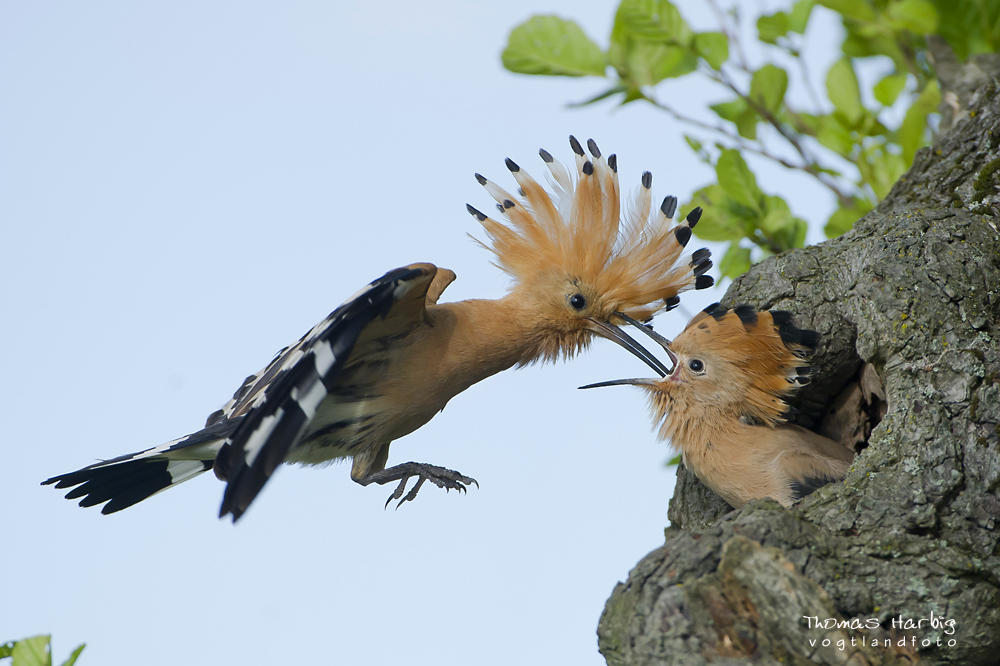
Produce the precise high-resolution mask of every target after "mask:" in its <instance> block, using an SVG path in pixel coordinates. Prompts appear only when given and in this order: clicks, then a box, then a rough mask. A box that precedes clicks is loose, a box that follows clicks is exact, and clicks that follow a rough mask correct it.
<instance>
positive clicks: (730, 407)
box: [581, 303, 854, 509]
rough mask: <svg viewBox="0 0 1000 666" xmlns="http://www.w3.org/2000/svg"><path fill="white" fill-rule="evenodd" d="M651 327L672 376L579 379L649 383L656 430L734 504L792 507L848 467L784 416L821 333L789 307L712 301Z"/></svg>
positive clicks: (844, 457)
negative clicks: (672, 326) (677, 324)
mask: <svg viewBox="0 0 1000 666" xmlns="http://www.w3.org/2000/svg"><path fill="white" fill-rule="evenodd" d="M647 334H649V335H650V336H651V337H653V338H654V339H656V340H657V341H658V342H659V343H660V344H661V346H662V347H663V349H664V350H665V351H666V352H667V355H668V356H669V357H670V360H671V362H672V363H673V364H674V368H673V371H672V372H671V373H670V374H669V376H667V377H664V378H662V379H621V380H616V381H610V382H600V383H598V384H590V385H589V386H584V387H581V388H594V387H599V386H614V385H620V384H632V385H636V386H640V387H642V388H643V389H645V390H646V391H648V392H649V396H650V406H651V408H652V411H653V416H654V418H655V419H656V422H657V423H658V424H659V425H660V432H659V435H660V438H661V439H666V440H669V441H670V443H671V444H672V445H673V446H674V448H676V449H679V450H680V451H681V453H682V455H683V458H684V464H685V465H686V466H687V467H688V468H689V469H690V470H691V471H693V472H694V473H695V474H696V475H697V476H698V478H699V479H701V481H702V483H704V484H705V485H706V486H708V487H709V488H711V489H712V490H713V491H714V492H715V493H716V494H717V495H719V496H720V497H722V499H724V500H726V501H727V502H728V503H729V504H731V505H732V506H734V507H735V508H737V509H738V508H740V507H742V506H743V505H744V504H746V503H747V502H748V501H749V500H751V499H753V498H754V497H771V498H773V499H775V500H777V501H778V502H780V503H781V504H782V505H784V506H786V507H787V506H790V505H791V504H792V503H793V502H795V501H796V500H798V499H800V498H801V497H803V496H805V495H808V494H809V493H811V492H812V491H813V490H815V489H816V488H819V487H820V486H823V485H825V484H827V483H829V482H831V481H835V480H839V479H842V478H843V477H844V475H845V474H847V471H848V469H849V468H850V465H851V460H852V459H853V458H854V455H853V454H852V452H850V451H848V450H847V449H846V448H845V447H844V446H842V445H840V444H838V443H837V442H834V441H833V440H831V439H827V438H826V437H823V436H821V435H817V434H816V433H814V432H811V431H809V430H806V429H805V428H802V427H800V426H797V425H791V424H789V423H786V422H785V417H786V416H788V415H790V414H791V413H793V410H794V408H793V407H790V406H788V405H787V404H785V402H784V400H783V398H785V397H787V396H788V395H790V394H791V393H793V392H794V391H796V390H797V389H798V388H799V387H800V386H801V385H803V384H808V383H809V375H810V374H812V370H813V369H812V368H811V367H810V366H809V365H808V364H807V361H808V359H809V357H810V356H811V354H812V352H813V351H815V349H816V345H817V343H818V342H819V334H818V333H816V332H815V331H804V330H801V329H799V328H796V327H795V325H794V324H793V323H792V315H791V314H790V313H788V312H783V311H780V310H773V311H769V312H760V313H758V312H755V311H754V308H753V307H752V306H750V305H739V306H737V307H736V308H735V309H733V310H727V309H726V308H723V307H721V306H720V305H719V304H718V303H714V304H713V305H710V306H708V307H707V308H705V310H703V311H702V312H700V313H698V314H697V315H696V316H695V317H694V318H693V319H692V320H691V321H690V323H688V325H687V327H685V329H684V331H683V332H682V333H681V334H680V335H678V336H677V339H675V340H674V341H673V342H671V341H669V340H666V339H664V338H662V337H660V336H659V335H657V334H655V333H653V332H652V331H647Z"/></svg>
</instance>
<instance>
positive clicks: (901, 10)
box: [888, 0, 938, 35]
mask: <svg viewBox="0 0 1000 666" xmlns="http://www.w3.org/2000/svg"><path fill="white" fill-rule="evenodd" d="M888 14H889V18H890V19H891V22H892V23H893V24H894V25H896V26H898V27H901V28H905V29H906V30H911V31H913V32H915V33H917V34H918V35H926V34H928V33H932V32H935V31H936V30H937V26H938V13H937V10H936V9H934V5H933V4H932V3H931V2H929V0H902V1H901V2H892V3H889V11H888Z"/></svg>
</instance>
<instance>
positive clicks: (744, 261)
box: [719, 243, 752, 280]
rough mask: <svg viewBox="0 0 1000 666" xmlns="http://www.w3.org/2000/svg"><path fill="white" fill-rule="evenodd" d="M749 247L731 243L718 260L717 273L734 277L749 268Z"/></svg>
mask: <svg viewBox="0 0 1000 666" xmlns="http://www.w3.org/2000/svg"><path fill="white" fill-rule="evenodd" d="M751 265H752V264H751V262H750V248H748V247H740V246H739V245H737V244H736V243H731V244H730V245H729V249H728V250H726V253H725V254H724V255H722V259H720V260H719V275H721V276H722V277H729V278H732V279H734V280H735V279H736V278H738V277H739V276H741V275H743V274H744V273H746V272H747V271H748V270H750V266H751Z"/></svg>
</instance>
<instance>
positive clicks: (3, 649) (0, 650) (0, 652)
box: [0, 641, 15, 659]
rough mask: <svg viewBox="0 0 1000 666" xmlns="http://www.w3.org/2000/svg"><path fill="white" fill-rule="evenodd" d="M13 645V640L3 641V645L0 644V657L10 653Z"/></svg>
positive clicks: (7, 655)
mask: <svg viewBox="0 0 1000 666" xmlns="http://www.w3.org/2000/svg"><path fill="white" fill-rule="evenodd" d="M14 645H15V642H14V641H10V642H9V643H4V644H3V645H0V659H3V658H4V657H9V656H10V655H12V654H13V653H14Z"/></svg>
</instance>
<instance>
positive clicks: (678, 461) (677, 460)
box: [663, 453, 684, 467]
mask: <svg viewBox="0 0 1000 666" xmlns="http://www.w3.org/2000/svg"><path fill="white" fill-rule="evenodd" d="M683 457H684V454H683V453H678V454H677V455H676V456H674V457H673V458H671V459H670V460H668V461H667V462H665V463H663V464H664V465H666V466H667V467H674V466H675V465H680V464H681V459H682V458H683Z"/></svg>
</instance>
